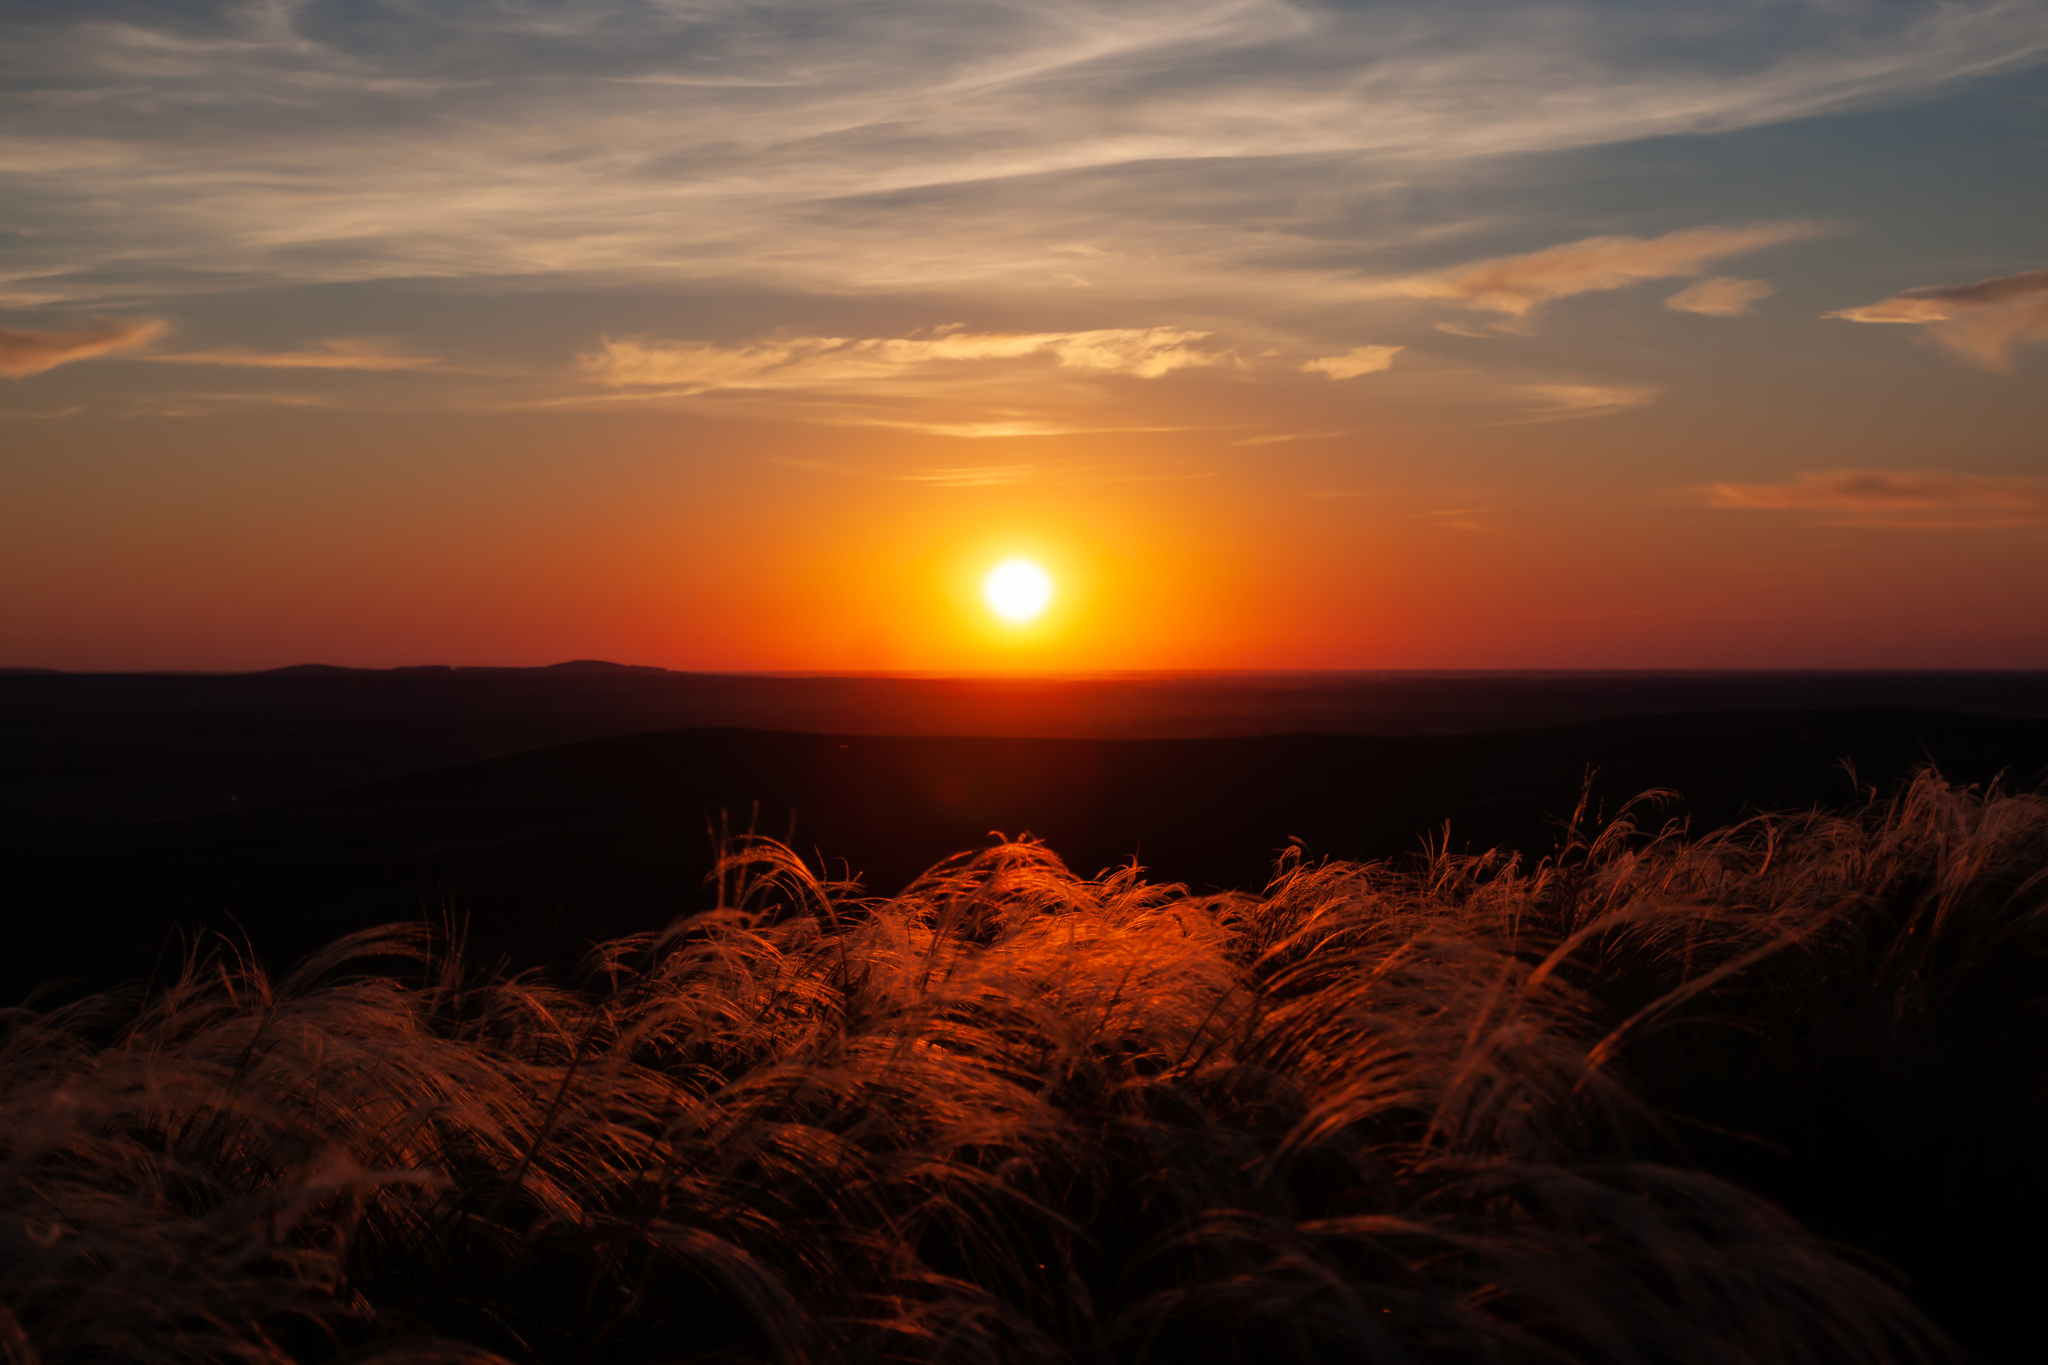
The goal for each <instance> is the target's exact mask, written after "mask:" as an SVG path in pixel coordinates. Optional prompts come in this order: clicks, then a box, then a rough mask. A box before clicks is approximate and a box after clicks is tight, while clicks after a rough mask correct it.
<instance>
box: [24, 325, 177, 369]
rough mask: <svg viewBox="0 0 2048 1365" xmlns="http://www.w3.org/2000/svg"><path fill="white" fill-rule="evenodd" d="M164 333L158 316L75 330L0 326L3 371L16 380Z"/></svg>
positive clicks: (124, 348) (152, 339)
mask: <svg viewBox="0 0 2048 1365" xmlns="http://www.w3.org/2000/svg"><path fill="white" fill-rule="evenodd" d="M163 334H164V323H163V322H162V321H161V320H160V319H157V318H122V319H114V320H110V321H107V322H102V323H97V324H95V325H93V326H91V327H81V328H79V329H78V330H76V331H73V332H21V331H14V330H10V329H0V374H4V375H10V376H12V377H13V378H16V379H20V378H23V377H24V376H27V375H31V374H41V373H42V372H43V371H44V370H54V369H55V368H57V367H58V366H59V365H68V364H70V363H71V362H72V361H74V360H90V359H92V358H93V357H94V356H100V355H107V354H109V353H111V352H114V351H126V350H132V349H133V348H135V347H137V346H142V345H145V344H147V343H149V342H151V341H154V340H155V339H156V338H158V337H160V336H162V335H163Z"/></svg>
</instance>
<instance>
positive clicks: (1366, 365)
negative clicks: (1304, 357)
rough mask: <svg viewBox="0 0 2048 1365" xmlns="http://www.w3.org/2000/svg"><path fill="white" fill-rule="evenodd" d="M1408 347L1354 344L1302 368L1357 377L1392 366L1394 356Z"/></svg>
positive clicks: (1341, 376)
mask: <svg viewBox="0 0 2048 1365" xmlns="http://www.w3.org/2000/svg"><path fill="white" fill-rule="evenodd" d="M1406 349H1407V347H1405V346H1354V347H1352V348H1351V349H1350V350H1348V351H1346V352H1345V353H1344V354H1343V355H1326V356H1322V357H1319V358H1318V359H1315V360H1311V361H1309V362H1308V363H1307V364H1306V365H1303V366H1302V367H1301V368H1302V369H1304V370H1306V371H1307V372H1309V373H1310V374H1326V375H1328V376H1330V378H1332V379H1356V378H1358V376H1360V375H1362V374H1378V373H1379V372H1380V371H1382V370H1386V369H1390V368H1392V367H1393V364H1394V357H1395V356H1397V355H1399V354H1400V353H1401V352H1402V351H1404V350H1406Z"/></svg>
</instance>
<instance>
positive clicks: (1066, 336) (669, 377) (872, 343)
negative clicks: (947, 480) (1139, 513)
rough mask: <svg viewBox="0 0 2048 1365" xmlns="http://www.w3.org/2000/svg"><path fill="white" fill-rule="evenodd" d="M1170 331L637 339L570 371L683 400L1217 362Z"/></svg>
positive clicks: (1148, 371)
mask: <svg viewBox="0 0 2048 1365" xmlns="http://www.w3.org/2000/svg"><path fill="white" fill-rule="evenodd" d="M1208 335H1209V333H1207V332H1189V331H1183V330H1181V329H1180V328H1176V327H1124V328H1109V329H1103V330H1098V331H1090V332H1030V333H972V332H953V333H949V334H946V335H942V336H931V337H884V338H869V339H865V340H855V339H851V338H847V337H793V338H789V339H786V340H778V341H762V342H755V343H753V344H751V345H746V346H719V345H716V344H714V343H711V342H704V341H660V340H654V339H650V338H644V337H625V338H621V339H618V340H613V339H612V338H610V337H606V338H604V340H603V341H602V342H601V343H600V344H599V346H598V348H597V349H596V350H594V351H589V352H585V353H584V354H583V355H581V356H579V357H578V358H577V367H578V369H580V370H581V371H582V372H583V373H584V374H586V375H588V376H589V377H591V378H592V379H595V380H596V381H597V382H598V383H600V384H605V385H608V386H611V387H615V388H659V389H665V390H669V391H680V392H685V393H707V392H710V391H712V390H715V389H827V388H841V387H846V386H850V385H858V384H862V383H868V382H872V381H875V380H884V379H891V378H894V377H896V376H899V375H903V374H907V373H910V372H913V371H920V370H925V369H928V368H931V367H934V366H943V365H945V364H948V363H958V362H963V361H989V360H1017V359H1022V358H1025V357H1029V356H1039V355H1050V356H1052V357H1054V358H1055V359H1056V360H1057V361H1058V363H1059V366H1060V368H1061V369H1068V370H1086V371H1091V372H1093V373H1096V374H1117V375H1130V376H1133V377H1135V378H1138V379H1157V378H1158V377H1159V376H1161V375H1163V374H1166V373H1168V372H1169V371H1172V370H1178V369H1185V368H1188V367H1191V366H1203V365H1218V364H1222V363H1224V362H1225V361H1227V360H1228V359H1229V358H1230V357H1229V356H1228V355H1227V354H1224V353H1220V352H1215V351H1204V350H1199V349H1197V348H1195V347H1194V346H1193V345H1191V343H1193V342H1197V341H1200V340H1201V339H1202V338H1204V337H1206V336H1208Z"/></svg>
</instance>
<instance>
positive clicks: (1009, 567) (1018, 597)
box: [981, 559, 1052, 625]
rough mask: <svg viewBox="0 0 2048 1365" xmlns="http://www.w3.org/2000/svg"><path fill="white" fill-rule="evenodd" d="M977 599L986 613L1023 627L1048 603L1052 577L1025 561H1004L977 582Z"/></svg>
mask: <svg viewBox="0 0 2048 1365" xmlns="http://www.w3.org/2000/svg"><path fill="white" fill-rule="evenodd" d="M981 595H982V598H983V599H984V600H985V601H987V603H988V605H989V610H991V611H993V612H994V613H995V614H996V615H998V616H1000V617H1002V618H1003V619H1004V620H1005V621H1009V622H1012V623H1014V624H1016V625H1023V624H1024V623H1025V622H1027V621H1032V620H1036V619H1037V617H1038V615H1039V613H1041V612H1043V611H1044V610H1045V609H1046V607H1047V606H1048V605H1049V604H1050V603H1051V602H1052V576H1051V575H1049V574H1048V573H1046V571H1045V570H1044V569H1041V568H1039V567H1038V566H1037V565H1036V564H1034V563H1032V562H1031V561H1030V560H1028V559H1006V560H1004V561H1003V562H1002V563H1000V564H998V565H996V566H995V567H994V568H993V569H990V570H989V571H988V577H986V578H984V579H982V580H981Z"/></svg>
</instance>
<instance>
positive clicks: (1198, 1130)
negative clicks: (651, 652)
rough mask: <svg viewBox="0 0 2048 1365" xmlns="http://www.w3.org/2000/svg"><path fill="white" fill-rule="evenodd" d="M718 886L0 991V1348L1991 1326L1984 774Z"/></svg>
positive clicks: (2035, 864)
mask: <svg viewBox="0 0 2048 1365" xmlns="http://www.w3.org/2000/svg"><path fill="white" fill-rule="evenodd" d="M713 887H714V889H715V894H714V895H712V896H711V897H710V899H709V903H708V905H707V907H706V908H703V909H701V910H697V911H695V912H693V913H690V914H687V915H685V916H683V917H681V918H678V919H676V920H674V921H673V922H672V923H670V924H668V925H667V927H666V928H662V929H650V930H648V931H645V932H639V933H633V934H628V935H625V936H622V937H618V938H615V939H612V940H610V941H607V942H605V943H603V944H602V945H600V946H599V947H597V948H596V949H595V950H594V951H592V952H591V953H589V955H588V956H587V957H586V958H585V959H584V961H583V962H582V964H581V966H580V968H579V969H578V970H577V971H576V972H575V973H574V974H573V975H572V976H568V977H564V978H561V979H559V980H557V979H551V978H550V977H549V976H548V975H547V974H545V973H543V972H541V971H539V970H537V969H536V970H525V971H522V970H518V969H516V968H514V967H507V966H503V965H494V963H495V959H494V958H492V957H491V956H490V955H484V956H482V957H481V958H479V957H477V956H475V955H472V954H468V953H466V952H465V945H464V941H463V931H462V927H461V922H460V920H459V919H458V920H451V921H450V923H449V924H448V926H447V927H445V928H444V929H441V930H438V931H437V930H433V929H431V928H430V927H426V926H422V925H421V924H419V923H412V924H402V925H396V926H392V927H386V928H381V929H372V930H367V931H363V932H359V933H355V934H352V935H348V936H345V937H343V938H341V939H339V940H337V941H335V942H333V943H331V944H329V945H328V946H327V947H325V948H323V949H321V950H319V951H317V952H315V953H314V954H312V955H311V956H310V957H308V958H306V959H305V960H304V961H303V962H301V963H299V964H298V965H297V966H295V967H291V968H290V969H289V970H276V969H273V968H272V967H270V966H266V965H265V964H264V962H262V961H261V960H260V959H259V958H258V957H257V956H255V955H253V954H251V953H248V952H246V951H241V950H238V948H237V946H236V944H235V942H234V941H233V940H232V939H223V938H220V937H215V936H209V935H197V936H195V937H193V938H192V939H191V940H190V941H189V943H188V947H187V951H185V952H184V953H183V955H182V956H178V955H173V956H172V957H170V958H168V959H166V961H165V965H164V966H163V967H162V968H161V969H160V970H159V972H158V974H157V975H156V977H155V979H153V980H150V981H148V982H146V983H140V984H137V985H134V986H132V987H128V988H124V989H116V990H112V991H106V992H99V993H93V994H88V995H84V996H74V998H69V999H64V1000H61V1001H57V1002H56V1003H47V1004H42V1005H39V1004H37V1003H36V1002H35V1001H34V1000H31V1001H30V1002H29V1003H28V1004H26V1005H24V1006H22V1007H19V1008H16V1009H13V1010H11V1011H9V1012H8V1013H7V1015H6V1025H5V1029H6V1031H5V1034H4V1036H0V1096H4V1100H0V1285H4V1289H0V1303H4V1306H5V1312H4V1314H0V1349H4V1351H5V1353H6V1357H7V1359H8V1360H9V1361H10V1362H12V1363H13V1365H26V1363H27V1362H31V1361H42V1362H52V1363H54V1362H66V1361H82V1360H115V1359H118V1360H145V1361H165V1362H170V1361H180V1362H184V1361H200V1360H206V1361H217V1360H242V1361H249V1362H284V1361H305V1362H311V1361H322V1360H330V1359H349V1360H366V1359H377V1360H386V1361H397V1360H408V1361H428V1360H433V1361H457V1360H489V1359H502V1360H507V1361H514V1362H526V1361H533V1362H550V1363H553V1362H562V1365H572V1363H573V1365H585V1363H586V1362H588V1363H590V1365H595V1363H596V1362H612V1361H619V1362H627V1361H633V1362H638V1361H657V1360H686V1359H699V1360H719V1361H743V1360H744V1361H752V1360H761V1361H770V1360H773V1361H799V1360H802V1361H820V1362H823V1361H840V1360H845V1361H970V1360H975V1361H979V1360H988V1361H1027V1360H1043V1361H1081V1360H1089V1361H1162V1362H1165V1361H1231V1362H1253V1361H1302V1360H1347V1361H1350V1360H1370V1361H1387V1362H1392V1361H1416V1362H1435V1361H1458V1362H1464V1361H1518V1362H1519V1361H1532V1362H1534V1361H1560V1362H1562V1361H1571V1362H1617V1363H1619V1362H1636V1361H1644V1362H1648V1361H1656V1362H1693V1361H1699V1362H1706V1361H1738V1360H1740V1361H1772V1362H1787V1363H1788V1365H1790V1363H1791V1362H1807V1361H1811V1362H1815V1363H1816V1365H1819V1362H1843V1361H1919V1360H1946V1359H1960V1358H1965V1353H1966V1352H1971V1353H1975V1354H1978V1355H1980V1356H1982V1357H1984V1358H1987V1359H1993V1360H2020V1359H2027V1358H2033V1357H2034V1352H2035V1350H2036V1348H2037V1347H2038V1341H2039V1338H2038V1327H2037V1325H2036V1323H2035V1322H2034V1321H2033V1318H2032V1315H2031V1313H2030V1311H2029V1308H2028V1301H2029V1297H2030V1296H2031V1295H2032V1294H2034V1293H2035V1292H2036V1291H2037V1289H2038V1285H2039V1283H2040V1282H2041V1277H2042V1275H2043V1273H2044V1271H2048V1265H2044V1258H2043V1253H2042V1250H2041V1246H2040V1242H2039V1239H2038V1235H2037V1231H2038V1227H2039V1225H2040V1223H2039V1220H2040V1218H2041V1216H2042V1215H2043V1214H2044V1213H2048V1197H2044V1195H2048V1181H2044V1176H2043V1173H2042V1172H2041V1170H2040V1169H2039V1161H2038V1155H2039V1153H2040V1152H2041V1151H2042V1150H2043V1138H2044V1137H2048V1114H2044V1103H2043V1095H2042V1090H2041V1082H2040V1077H2041V1076H2042V1075H2043V1074H2044V1063H2048V1012H2044V1010H2043V1007H2042V1001H2043V985H2042V983H2043V981H2044V980H2048V978H2044V975H2043V969H2044V967H2048V804H2044V802H2043V801H2042V800H2041V799H2040V798H2039V797H2037V796H2034V795H2030V794H2027V793H2025V792H2018V793H2014V792H2008V791H1999V790H1995V789H1992V790H1987V789H1982V788H1961V787H1957V786H1954V785H1952V784H1950V783H1949V782H1947V781H1945V780H1944V779H1943V778H1942V777H1941V776H1940V775H1938V774H1935V773H1933V772H1931V771H1929V772H1922V773H1921V774H1920V775H1919V776H1918V777H1917V778H1915V779H1914V780H1912V781H1911V782H1910V784H1906V785H1903V786H1900V787H1898V788H1896V789H1895V790H1892V791H1890V792H1889V793H1887V794H1883V795H1878V794H1874V793H1873V794H1872V795H1871V796H1870V797H1869V798H1868V799H1866V800H1865V801H1864V802H1863V803H1862V804H1861V805H1859V806H1856V807H1855V808H1852V809H1849V810H1847V811H1846V812H1844V813H1840V814H1826V813H1819V812H1815V813H1809V814H1805V815H1796V816H1784V817H1755V818H1749V819H1746V820H1742V821H1738V822H1735V823H1732V824H1729V825H1726V826H1724V827H1722V828H1720V829H1717V830H1715V831H1713V832H1711V833H1705V832H1700V831H1698V830H1691V831H1688V830H1687V829H1685V828H1683V827H1681V826H1678V825H1668V826H1667V825H1666V824H1665V823H1664V817H1663V815H1662V814H1661V813H1660V810H1659V806H1658V803H1657V801H1656V800H1655V799H1654V798H1652V799H1646V800H1644V801H1641V802H1637V803H1635V804H1634V805H1632V806H1630V807H1628V808H1627V809H1626V810H1625V811H1623V812H1621V813H1620V814H1618V815H1616V814H1614V813H1612V812H1609V813H1608V815H1607V817H1606V818H1604V819H1603V818H1601V817H1600V814H1599V812H1598V811H1597V810H1596V809H1594V808H1591V807H1588V808H1583V809H1581V810H1580V811H1579V813H1578V814H1577V815H1576V816H1575V817H1573V818H1572V819H1571V821H1570V822H1569V823H1568V826H1567V828H1566V829H1564V830H1563V831H1562V832H1561V833H1560V835H1559V837H1558V839H1557V841H1556V842H1555V844H1554V847H1553V848H1552V850H1551V851H1549V852H1548V853H1546V854H1544V855H1542V856H1528V855H1525V854H1522V853H1516V852H1511V851H1507V850H1505V849H1503V850H1496V851H1492V852H1459V851H1453V850H1452V849H1450V848H1445V847H1440V848H1438V849H1436V850H1434V851H1432V852H1429V853H1426V854H1423V853H1418V854H1415V855H1410V856H1403V857H1394V858H1389V859H1382V860H1375V861H1344V860H1325V859H1322V858H1319V857H1317V856H1315V855H1313V854H1303V853H1302V852H1300V851H1299V850H1298V849H1290V850H1289V851H1288V852H1285V853H1283V854H1282V856H1281V858H1280V860H1279V862H1278V864H1277V866H1276V867H1275V868H1274V871H1273V873H1272V876H1271V880H1270V881H1269V882H1268V884H1266V885H1265V886H1264V887H1263V888H1261V889H1256V890H1244V891H1223V892H1213V893H1209V892H1197V891H1191V890H1188V889H1187V888H1185V887H1183V886H1180V885H1174V884H1163V885H1162V884H1155V883H1154V882H1152V881H1150V880H1148V878H1147V876H1146V875H1145V874H1144V873H1143V872H1142V870H1141V869H1139V868H1138V867H1136V866H1135V865H1133V866H1129V867H1125V868H1123V869H1121V870H1117V869H1112V870H1110V871H1108V872H1106V873H1104V874H1103V875H1101V876H1098V877H1092V878H1091V877H1086V876H1078V875H1075V874H1074V873H1072V872H1070V871H1069V870H1068V869H1067V868H1066V866H1065V865H1064V864H1063V863H1062V862H1061V861H1060V859H1059V857H1058V856H1057V850H1056V848H1054V847H1049V846H1047V845H1045V844H1041V843H1037V842H1033V841H1020V840H1010V841H1002V842H996V843H992V844H990V845H988V846H986V847H980V848H975V849H972V850H970V851H967V852H963V853H960V854H958V855H957V856H955V857H952V858H950V859H947V860H945V861H943V862H940V863H939V864H938V865H936V866H934V867H932V868H931V869H930V870H929V871H927V872H925V873H924V874H923V875H922V876H920V877H918V878H917V879H916V880H914V881H913V882H912V883H911V884H910V885H908V886H907V887H906V888H905V889H903V890H902V891H901V892H900V893H899V894H893V895H874V894H869V893H868V892H866V891H864V890H863V889H862V888H861V887H859V886H857V885H851V884H845V883H835V882H832V881H830V880H827V879H826V874H825V872H824V869H823V867H822V866H821V865H820V864H819V863H818V862H816V861H814V860H812V861H807V860H806V859H805V858H804V857H800V856H799V855H798V854H796V853H794V852H792V851H791V850H790V849H789V848H787V847H785V846H783V845H782V844H780V843H777V842H775V841H774V840H770V839H766V838H761V837H752V836H740V837H736V838H732V839H729V840H728V842H727V843H726V844H725V846H724V852H723V856H722V858H721V859H720V861H719V862H718V864H717V867H716V869H715V877H714V879H713ZM52 1000H56V998H55V997H52ZM1795 1215H1797V1216H1796V1217H1795ZM1802 1223H1804V1224H1805V1226H1803V1225H1802ZM1873 1250H1874V1251H1876V1252H1877V1253H1879V1254H1881V1255H1882V1256H1883V1257H1885V1258H1886V1260H1889V1261H1890V1264H1887V1263H1886V1260H1880V1259H1879V1256H1878V1255H1873V1254H1872V1252H1873ZM1937 1323H1939V1326H1937V1325H1936V1324H1937ZM1957 1338H1961V1339H1962V1341H1963V1344H1961V1345H1958V1344H1957Z"/></svg>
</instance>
